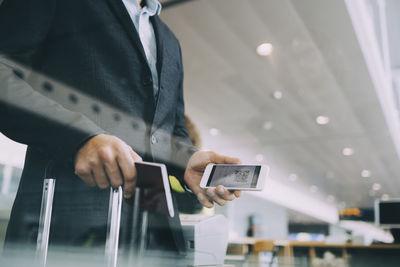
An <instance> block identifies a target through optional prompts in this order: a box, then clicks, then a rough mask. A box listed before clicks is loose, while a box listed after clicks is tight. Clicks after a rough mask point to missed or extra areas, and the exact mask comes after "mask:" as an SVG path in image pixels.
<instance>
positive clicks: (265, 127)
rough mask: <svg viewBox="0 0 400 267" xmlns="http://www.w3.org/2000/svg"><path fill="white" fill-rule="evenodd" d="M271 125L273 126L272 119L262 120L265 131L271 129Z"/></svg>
mask: <svg viewBox="0 0 400 267" xmlns="http://www.w3.org/2000/svg"><path fill="white" fill-rule="evenodd" d="M272 126H273V124H272V121H266V122H264V124H263V128H264V130H267V131H269V130H271V129H272Z"/></svg>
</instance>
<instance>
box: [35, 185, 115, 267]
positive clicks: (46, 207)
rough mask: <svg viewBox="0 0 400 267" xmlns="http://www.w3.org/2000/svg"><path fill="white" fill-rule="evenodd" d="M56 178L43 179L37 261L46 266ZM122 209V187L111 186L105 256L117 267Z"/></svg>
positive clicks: (43, 266) (112, 266)
mask: <svg viewBox="0 0 400 267" xmlns="http://www.w3.org/2000/svg"><path fill="white" fill-rule="evenodd" d="M55 184H56V179H54V178H46V179H44V181H43V192H42V203H41V208H40V217H39V229H38V236H37V244H36V261H37V262H38V263H39V264H40V266H42V267H45V266H46V263H47V251H48V248H49V235H50V224H51V215H52V210H53V198H54V189H55ZM121 210H122V187H121V186H119V187H118V188H112V187H111V188H110V200H109V210H108V220H107V239H106V249H105V256H106V260H107V266H108V267H116V266H117V259H118V242H119V230H120V223H121Z"/></svg>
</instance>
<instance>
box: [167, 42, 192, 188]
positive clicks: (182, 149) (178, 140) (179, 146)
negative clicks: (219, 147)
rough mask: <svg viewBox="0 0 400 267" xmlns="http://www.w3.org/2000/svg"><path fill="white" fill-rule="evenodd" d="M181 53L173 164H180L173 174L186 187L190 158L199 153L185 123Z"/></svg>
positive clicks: (173, 170)
mask: <svg viewBox="0 0 400 267" xmlns="http://www.w3.org/2000/svg"><path fill="white" fill-rule="evenodd" d="M179 53H180V69H181V75H180V82H179V99H178V104H177V107H176V115H175V116H176V117H175V128H174V138H173V146H172V155H173V162H178V163H179V164H177V165H176V166H175V167H174V168H172V171H171V172H172V174H173V175H174V176H175V177H177V178H178V180H179V181H180V182H181V184H184V185H185V182H184V180H183V177H184V173H185V170H186V166H187V163H188V161H189V158H190V157H191V156H192V155H193V154H194V153H195V152H196V151H197V149H196V148H195V147H194V146H193V144H192V142H191V141H190V139H189V134H188V131H187V128H186V121H185V104H184V97H183V65H182V53H181V49H180V47H179Z"/></svg>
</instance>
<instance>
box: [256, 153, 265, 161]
mask: <svg viewBox="0 0 400 267" xmlns="http://www.w3.org/2000/svg"><path fill="white" fill-rule="evenodd" d="M263 160H264V156H263V155H262V154H257V155H256V161H257V162H261V161H263Z"/></svg>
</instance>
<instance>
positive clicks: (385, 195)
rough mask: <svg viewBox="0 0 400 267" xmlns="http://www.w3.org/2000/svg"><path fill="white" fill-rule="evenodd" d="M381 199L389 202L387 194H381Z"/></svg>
mask: <svg viewBox="0 0 400 267" xmlns="http://www.w3.org/2000/svg"><path fill="white" fill-rule="evenodd" d="M381 199H382V200H389V195H388V194H383V195H382V197H381Z"/></svg>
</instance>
